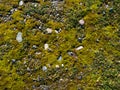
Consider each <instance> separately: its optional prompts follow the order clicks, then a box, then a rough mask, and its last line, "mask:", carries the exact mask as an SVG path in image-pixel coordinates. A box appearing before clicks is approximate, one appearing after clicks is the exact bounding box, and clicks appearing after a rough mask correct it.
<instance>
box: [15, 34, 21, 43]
mask: <svg viewBox="0 0 120 90" xmlns="http://www.w3.org/2000/svg"><path fill="white" fill-rule="evenodd" d="M16 40H17V41H18V42H22V33H21V32H18V34H17V36H16Z"/></svg>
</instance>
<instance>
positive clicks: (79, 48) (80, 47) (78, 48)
mask: <svg viewBox="0 0 120 90" xmlns="http://www.w3.org/2000/svg"><path fill="white" fill-rule="evenodd" d="M82 48H83V46H79V47H77V48H76V49H75V50H81V49H82Z"/></svg>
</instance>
